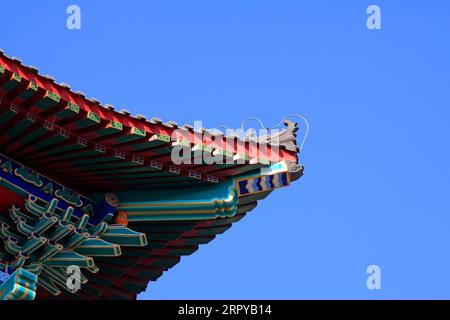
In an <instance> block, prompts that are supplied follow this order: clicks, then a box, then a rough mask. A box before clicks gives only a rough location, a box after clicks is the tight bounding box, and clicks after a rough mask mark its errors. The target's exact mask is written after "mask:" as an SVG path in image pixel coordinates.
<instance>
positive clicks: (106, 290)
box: [0, 53, 303, 299]
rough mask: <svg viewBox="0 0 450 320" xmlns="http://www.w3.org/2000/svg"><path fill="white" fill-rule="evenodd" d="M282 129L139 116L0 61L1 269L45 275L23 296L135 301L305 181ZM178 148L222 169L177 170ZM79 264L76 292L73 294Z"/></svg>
mask: <svg viewBox="0 0 450 320" xmlns="http://www.w3.org/2000/svg"><path fill="white" fill-rule="evenodd" d="M285 125H286V128H285V129H284V130H283V131H281V132H279V133H275V134H268V135H266V136H261V137H259V138H250V137H247V138H244V139H241V138H239V137H231V138H230V137H229V136H225V135H224V134H222V133H218V132H216V131H214V132H210V131H207V130H205V129H200V130H194V128H193V127H191V126H189V125H184V126H179V125H177V124H176V123H175V122H173V121H169V122H166V123H164V122H162V121H161V120H160V119H157V118H152V119H147V118H145V117H144V116H141V115H136V116H133V115H131V114H130V113H129V112H128V111H126V110H121V111H117V110H115V108H114V107H112V106H109V105H101V104H100V103H99V102H98V101H97V100H96V99H88V98H86V97H85V96H84V94H82V93H80V92H73V91H71V89H70V87H69V86H68V85H66V84H63V83H61V84H57V83H56V82H55V80H54V79H53V78H52V77H50V76H42V75H40V74H39V73H38V71H37V69H36V68H34V67H31V66H24V65H23V64H22V62H21V61H20V60H18V59H16V58H9V57H7V56H6V55H5V54H3V53H0V129H1V130H0V195H1V197H2V200H1V201H0V244H2V243H3V245H4V248H5V249H2V248H1V246H0V270H1V269H4V271H5V272H6V273H5V274H7V275H8V276H9V277H12V275H11V274H12V273H13V272H18V274H21V275H26V274H27V273H26V272H31V273H32V274H36V275H38V277H37V278H36V279H35V280H34V282H33V284H32V285H33V286H35V287H33V288H34V289H36V290H34V289H33V292H32V293H29V294H28V295H26V296H24V298H34V295H35V292H36V293H37V298H39V299H46V298H57V299H74V298H82V299H102V298H104V299H135V297H136V295H137V294H138V293H139V292H141V291H143V290H145V288H146V287H147V284H148V282H149V281H155V280H156V279H158V278H159V277H160V276H161V275H162V273H163V272H164V271H166V270H168V269H169V268H171V267H172V266H173V265H175V264H176V263H178V262H179V260H180V257H181V256H184V255H189V254H191V253H193V252H194V251H196V250H197V249H198V247H199V245H201V244H205V243H208V242H209V241H211V240H212V239H214V237H215V236H216V235H217V234H220V233H222V232H224V231H226V230H227V229H228V228H230V227H231V226H232V224H233V223H235V222H237V221H239V220H240V219H242V218H243V217H244V216H245V215H246V213H248V212H249V211H251V210H253V209H254V208H255V207H256V205H257V203H258V201H259V200H262V199H264V198H265V197H267V196H268V195H269V194H270V193H271V192H272V191H273V190H275V189H277V188H280V187H284V186H288V185H289V184H290V183H291V182H292V181H294V180H297V179H298V178H299V177H300V176H301V175H302V173H303V166H302V165H300V164H299V163H298V156H297V153H298V151H299V150H298V147H297V143H296V136H297V131H298V128H297V125H296V124H295V123H294V122H292V121H290V120H286V121H285ZM180 147H181V148H182V149H183V151H184V152H187V153H188V154H189V155H191V156H192V158H194V159H195V158H196V157H199V155H200V157H202V156H203V155H214V156H216V157H218V158H220V159H223V160H225V163H208V162H206V161H204V160H202V161H200V162H196V163H190V164H174V163H173V159H172V155H171V154H172V151H173V150H174V149H175V148H180ZM73 264H75V265H77V266H78V267H80V268H83V269H85V270H86V272H83V278H82V280H83V285H82V288H81V290H79V291H73V290H68V289H67V288H65V286H64V283H65V280H66V278H67V275H65V270H66V268H67V267H68V266H69V265H73ZM20 270H23V271H24V272H23V273H21V271H20ZM9 279H10V278H6V279H5V280H4V281H0V288H2V286H3V285H4V284H6V287H7V288H9V289H8V290H9V291H8V292H10V291H11V290H10V289H11V288H14V285H15V284H16V283H19V282H20V281H19V280H20V279H19V278H17V279H15V280H14V279H13V280H9ZM31 280H33V279H31ZM2 283H3V284H2ZM30 286H31V284H30ZM5 292H6V291H5ZM0 294H1V293H0ZM13 296H14V295H13ZM13 296H10V295H9V294H8V297H13ZM14 297H15V296H14Z"/></svg>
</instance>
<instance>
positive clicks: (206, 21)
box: [0, 0, 450, 299]
mask: <svg viewBox="0 0 450 320" xmlns="http://www.w3.org/2000/svg"><path fill="white" fill-rule="evenodd" d="M69 4H77V5H79V6H80V7H81V10H82V29H81V30H78V31H77V30H74V31H70V30H68V29H67V28H66V17H67V14H66V8H67V6H68V5H69ZM370 4H377V5H379V6H380V8H381V10H382V30H368V29H367V28H366V18H367V14H366V8H367V6H368V5H370ZM0 17H1V18H0V47H1V48H3V49H4V50H5V51H6V53H7V54H8V55H10V56H13V55H14V56H17V57H20V58H21V59H22V60H23V61H24V63H26V64H32V65H35V66H37V67H39V69H40V70H41V72H42V73H43V74H50V75H52V76H54V77H55V78H56V80H57V81H58V82H61V81H62V82H66V83H69V84H71V85H72V88H73V89H74V90H80V91H83V92H85V93H86V94H87V96H89V97H96V98H98V99H99V100H100V101H102V102H103V103H110V104H113V105H115V106H116V107H119V108H126V109H128V110H130V111H132V112H133V113H141V114H145V115H147V116H148V117H152V116H158V117H160V118H162V119H163V120H166V121H167V120H171V119H172V120H175V121H177V122H178V123H181V124H184V123H192V122H193V121H194V120H202V121H203V122H204V125H205V126H206V127H209V128H211V127H215V126H218V125H220V124H224V123H225V124H228V125H229V126H230V127H236V128H237V127H239V126H240V123H241V121H242V120H243V119H244V118H246V117H249V116H257V117H259V118H261V119H262V120H263V121H264V123H265V124H266V125H267V126H272V125H275V124H276V123H278V122H279V121H280V119H281V118H282V117H283V116H284V115H286V114H288V113H293V112H297V113H302V114H304V115H305V116H306V117H307V118H308V119H309V121H310V123H311V136H310V139H309V140H308V142H307V144H306V146H305V148H304V153H303V155H302V157H301V162H302V163H304V165H305V175H304V176H303V177H302V179H301V180H300V181H298V182H297V183H295V184H293V185H292V186H291V187H290V188H287V189H283V190H279V191H276V192H274V193H273V194H272V195H271V196H270V197H269V198H267V199H266V200H265V201H262V202H261V203H260V204H259V206H258V208H257V209H255V210H254V211H253V212H251V213H250V214H249V215H248V216H247V217H246V218H245V219H244V220H242V221H241V222H240V223H238V224H236V225H235V226H233V227H232V228H231V229H230V230H229V231H227V232H226V233H225V234H223V235H220V236H219V237H217V239H215V240H214V241H213V242H211V243H210V244H208V245H206V246H203V247H201V248H200V250H199V251H197V252H196V253H195V254H193V255H192V256H189V257H184V258H182V260H181V263H180V264H179V265H177V266H175V267H174V268H173V269H171V270H170V271H169V272H167V273H166V274H164V275H163V277H162V278H160V279H159V280H158V281H157V282H156V283H151V285H150V286H149V289H148V290H147V292H146V293H145V294H142V295H141V296H140V298H142V299H161V298H164V299H165V298H180V299H197V298H201V299H205V298H210V299H213V298H257V299H265V298H267V299H281V298H285V299H302V298H326V299H329V298H368V299H378V298H450V271H449V270H450V232H449V227H450V194H449V192H450V188H449V185H450V143H449V141H450V125H449V123H450V111H449V110H450V90H449V83H450V79H449V78H450V59H449V57H450V36H449V32H450V2H448V1H444V0H442V1H433V0H428V1H424V0H423V1H415V0H411V1H400V0H397V1H392V0H391V1H381V0H373V1H363V0H353V1H319V0H310V1H261V0H258V1H256V0H253V1H250V0H248V1H218V0H217V1H181V0H179V1H148V0H145V1H144V0H142V1H106V0H105V1H99V0H96V1H87V0H83V1H81V0H73V1H65V0H64V1H62V0H54V1H49V0H47V1H44V0H41V1H19V0H15V1H3V3H2V4H1V5H0ZM371 264H377V265H379V266H380V267H381V270H382V289H381V290H379V291H376V290H368V289H367V288H366V278H367V275H366V268H367V266H368V265H371Z"/></svg>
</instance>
